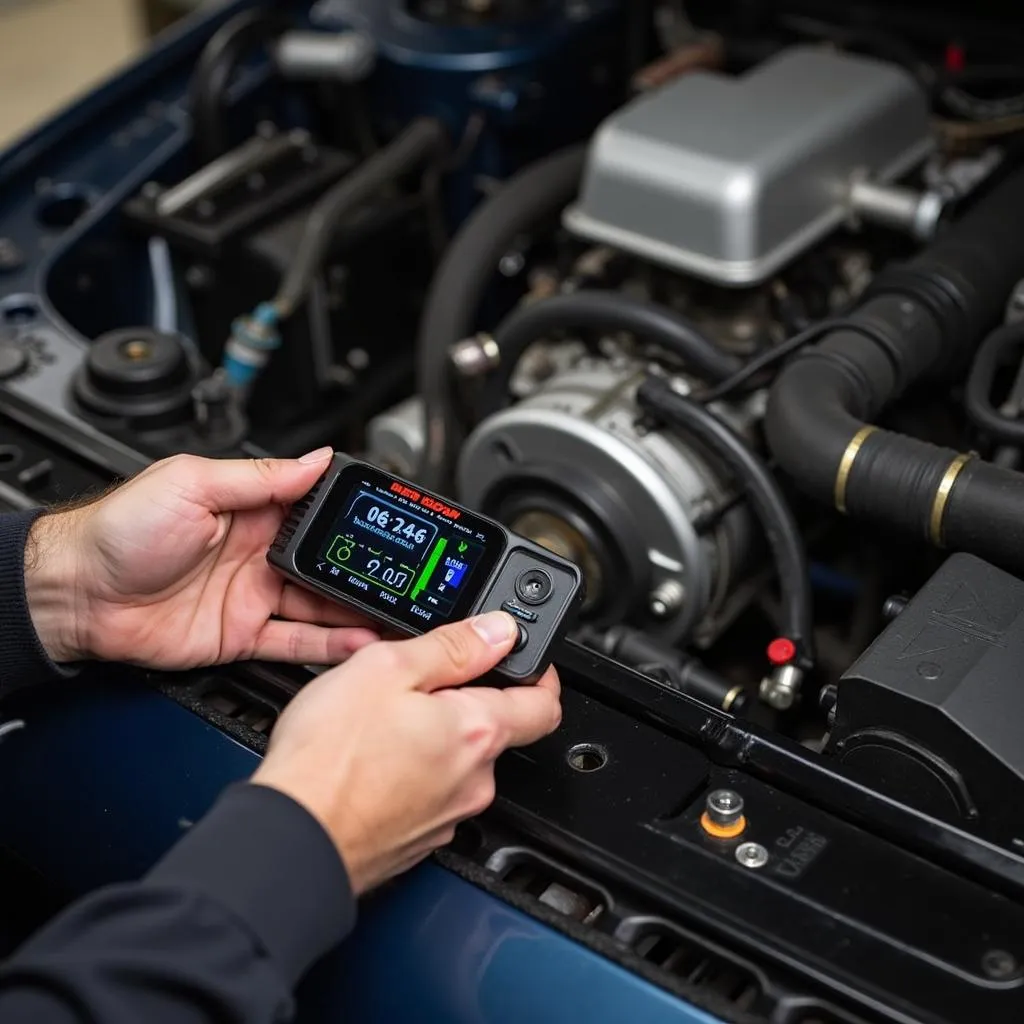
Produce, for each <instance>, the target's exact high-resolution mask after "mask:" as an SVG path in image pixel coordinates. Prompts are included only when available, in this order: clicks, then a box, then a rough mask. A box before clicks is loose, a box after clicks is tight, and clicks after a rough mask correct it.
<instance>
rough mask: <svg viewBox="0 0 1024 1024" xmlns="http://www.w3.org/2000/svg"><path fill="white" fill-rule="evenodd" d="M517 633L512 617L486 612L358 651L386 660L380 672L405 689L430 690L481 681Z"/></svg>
mask: <svg viewBox="0 0 1024 1024" xmlns="http://www.w3.org/2000/svg"><path fill="white" fill-rule="evenodd" d="M517 632H518V631H517V628H516V623H515V620H514V619H513V618H512V616H511V615H509V614H507V613H506V612H489V613H487V614H486V615H479V616H477V617H476V618H473V619H466V620H464V621H462V622H453V623H450V624H448V625H446V626H438V627H437V628H436V629H432V630H431V631H430V632H429V633H424V634H423V635H422V636H418V637H415V638H414V639H412V640H397V641H394V642H392V643H383V644H373V645H371V646H370V647H366V648H364V649H363V651H361V652H360V654H361V655H363V656H365V657H366V658H367V660H368V659H369V658H372V657H375V656H377V657H381V658H386V659H387V662H388V663H387V664H386V665H382V666H380V669H381V674H382V675H393V676H397V677H398V678H399V679H400V681H401V683H402V684H403V685H404V686H405V687H406V688H407V689H413V690H424V691H428V692H429V691H431V690H440V689H443V688H444V687H447V686H461V685H463V684H464V683H471V682H473V680H475V679H479V678H480V677H481V676H482V675H484V674H485V673H486V672H489V671H490V670H491V669H492V668H494V667H495V665H497V664H498V662H499V661H501V659H502V658H504V657H505V656H506V655H507V654H508V653H509V651H511V650H512V645H513V643H514V642H515V638H516V635H517Z"/></svg>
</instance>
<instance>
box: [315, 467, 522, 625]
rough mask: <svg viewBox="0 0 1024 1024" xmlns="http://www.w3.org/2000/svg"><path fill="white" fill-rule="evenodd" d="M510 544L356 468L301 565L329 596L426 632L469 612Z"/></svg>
mask: <svg viewBox="0 0 1024 1024" xmlns="http://www.w3.org/2000/svg"><path fill="white" fill-rule="evenodd" d="M504 544H505V538H504V534H503V532H502V531H501V530H499V529H497V528H496V527H495V526H493V525H492V524H491V523H488V522H487V521H486V520H483V519H481V518H480V517H479V516H475V515H473V514H472V513H471V512H468V511H467V510H465V509H461V508H457V507H455V506H452V505H450V504H449V503H447V502H445V501H444V500H442V499H439V498H435V497H433V496H432V495H428V494H424V493H422V492H420V491H418V490H417V489H415V488H414V487H412V486H411V485H409V484H406V483H404V482H403V481H400V480H396V479H394V478H393V477H390V476H388V475H387V474H384V473H381V472H379V471H377V470H374V469H371V468H370V467H367V466H360V465H354V466H347V467H346V468H344V469H343V470H342V471H341V473H339V475H338V478H337V480H335V482H334V484H333V486H332V488H331V492H330V494H329V495H328V496H327V498H326V500H325V502H324V505H323V506H322V508H321V509H320V511H319V513H318V515H317V520H316V523H314V526H313V528H312V529H311V530H310V532H309V534H308V535H307V537H306V539H305V540H304V541H303V543H302V545H301V546H300V548H299V551H298V553H297V555H296V562H297V564H298V566H299V569H300V570H301V571H302V572H303V573H305V574H306V575H308V576H310V577H312V578H313V579H316V580H318V581H320V583H321V584H322V585H324V586H326V587H329V588H330V589H331V590H334V591H336V592H338V593H339V594H343V595H346V596H349V597H352V598H355V599H356V600H358V601H361V602H362V603H364V604H368V605H371V606H373V607H374V608H376V609H377V610H378V611H380V612H381V613H383V614H384V615H387V616H388V617H390V618H393V619H397V620H398V621H400V622H403V623H405V624H408V625H410V626H412V627H414V628H417V629H421V630H422V629H426V628H430V627H432V626H437V625H440V624H441V623H443V622H449V621H451V620H453V619H458V618H463V617H464V616H465V615H466V614H467V613H468V612H469V610H470V609H471V608H472V606H473V604H474V602H475V600H476V598H477V597H478V595H479V592H480V588H481V586H482V585H483V584H484V583H485V582H486V580H487V578H488V576H489V575H490V573H491V571H492V570H493V569H494V566H495V565H496V564H497V562H498V559H499V558H500V557H501V554H502V551H503V548H504Z"/></svg>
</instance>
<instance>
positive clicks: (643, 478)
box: [458, 359, 753, 643]
mask: <svg viewBox="0 0 1024 1024" xmlns="http://www.w3.org/2000/svg"><path fill="white" fill-rule="evenodd" d="M643 373H644V368H643V367H641V366H639V365H637V364H629V365H628V366H622V365H613V364H611V363H609V362H607V361H604V360H598V359H586V360H584V361H582V362H580V363H579V364H578V365H577V366H575V367H574V368H572V369H570V370H567V371H563V372H561V373H559V374H557V375H556V376H555V377H553V378H551V379H550V380H549V381H548V382H547V383H546V384H545V385H544V386H543V387H542V388H540V389H539V390H538V391H536V392H535V393H534V394H533V395H531V396H530V397H528V398H527V399H525V400H524V401H522V402H520V403H518V404H517V405H514V406H512V407H510V408H508V409H506V410H503V411H502V412H499V413H497V414H495V415H492V416H490V417H489V418H487V419H486V420H484V422H483V423H481V424H480V426H479V427H478V428H477V429H476V430H475V431H474V433H473V434H472V435H471V436H470V438H469V439H468V441H467V442H466V444H465V446H464V447H463V450H462V453H461V457H460V460H459V466H458V493H459V498H460V499H461V500H462V501H464V502H465V503H466V504H467V505H469V506H470V507H472V508H476V509H479V510H480V511H482V512H484V513H486V514H489V515H492V516H494V517H495V518H497V519H499V520H501V521H503V522H505V523H506V524H508V525H509V526H510V527H511V528H512V529H514V530H516V531H517V532H519V533H521V534H524V535H526V536H528V537H530V538H531V539H533V540H535V541H536V542H538V543H540V544H542V545H544V546H546V547H548V548H550V549H552V550H554V551H556V552H558V553H559V554H561V555H563V556H565V557H567V558H571V559H573V560H574V561H576V562H577V563H578V564H579V565H580V566H581V567H582V569H583V570H584V573H585V574H586V577H587V594H588V604H587V606H586V608H585V613H586V615H587V617H588V618H589V619H590V620H591V621H593V622H595V623H598V624H602V623H604V624H610V623H619V622H623V621H629V622H632V623H635V624H637V625H640V626H642V627H643V628H644V629H645V630H647V631H649V632H651V633H653V634H655V635H658V636H660V637H662V638H663V639H665V640H669V641H673V642H676V641H680V640H683V639H684V638H689V639H693V640H694V641H696V642H698V643H701V642H707V641H708V640H710V639H712V638H713V636H714V635H715V634H716V633H717V632H718V631H719V630H720V628H721V626H722V625H723V619H724V618H726V617H727V616H728V614H729V606H730V600H729V599H730V597H731V596H732V594H733V593H734V590H735V584H736V583H737V582H738V581H739V579H740V578H741V574H742V572H743V570H744V569H745V568H746V564H747V561H748V558H747V556H748V554H749V550H750V542H751V537H752V535H753V523H752V520H751V517H750V515H749V513H748V511H747V509H746V507H745V506H744V505H743V504H742V503H739V502H737V501H736V500H735V497H736V496H735V494H734V492H733V489H732V487H731V485H730V483H729V482H728V477H727V475H726V474H724V473H723V472H722V470H721V469H720V468H719V466H718V465H717V463H716V462H715V461H714V460H713V459H712V458H710V457H709V456H708V455H707V454H705V453H704V452H703V451H701V450H700V449H699V448H698V447H697V446H695V445H693V444H692V443H691V442H690V441H689V440H687V439H686V438H682V437H679V436H677V435H675V434H672V433H668V432H665V431H662V430H648V429H647V428H646V426H645V425H644V423H643V422H642V420H641V416H640V414H639V412H638V410H637V407H636V404H635V402H634V395H635V391H636V388H637V386H638V384H639V383H640V381H641V380H642V379H643ZM732 412H733V414H732V417H731V419H732V421H733V424H734V425H735V426H737V428H738V429H744V428H745V427H748V426H749V424H750V421H751V416H750V415H749V414H748V413H747V412H746V411H745V410H742V411H739V410H733V411H732Z"/></svg>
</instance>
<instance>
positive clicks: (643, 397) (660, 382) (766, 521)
mask: <svg viewBox="0 0 1024 1024" xmlns="http://www.w3.org/2000/svg"><path fill="white" fill-rule="evenodd" d="M637 402H638V404H639V405H640V407H641V408H642V409H644V410H645V411H647V412H649V413H650V414H651V415H652V416H653V417H654V418H655V419H658V420H660V421H662V422H665V423H668V424H669V425H671V426H674V427H677V428H679V429H680V430H683V431H686V432H687V433H689V434H691V435H693V436H694V437H696V438H697V440H698V441H700V442H702V443H703V444H704V445H706V446H707V447H708V448H709V449H710V450H711V451H712V452H713V453H714V454H715V455H716V456H718V458H720V459H721V460H722V461H723V462H724V463H725V464H726V465H727V466H728V467H729V468H730V469H731V470H732V471H733V474H734V475H735V477H736V483H737V484H739V485H740V486H741V487H742V488H743V490H744V492H745V493H746V495H747V497H748V498H749V500H750V503H751V505H752V506H753V507H754V510H755V511H756V513H757V516H758V518H759V520H760V522H761V525H762V526H763V528H764V531H765V534H766V536H767V539H768V544H769V546H770V548H771V551H772V555H773V557H774V559H775V565H776V568H777V571H778V575H779V589H780V592H781V597H782V613H781V616H782V621H781V622H780V623H779V628H780V630H781V632H782V634H783V635H784V636H785V637H786V638H787V639H789V640H791V641H792V642H793V643H794V645H795V646H796V649H797V655H796V659H797V664H798V665H799V666H800V667H801V668H803V669H809V668H811V667H812V665H813V663H814V650H813V644H814V638H813V627H814V619H813V607H812V601H811V581H810V574H809V571H808V567H807V556H806V553H805V552H804V547H803V543H802V542H801V540H800V529H799V527H798V526H797V523H796V520H795V519H794V517H793V513H792V511H791V510H790V508H789V505H788V504H787V503H786V499H785V497H784V496H783V494H782V490H781V488H780V487H779V484H778V481H777V480H776V479H775V477H774V476H772V474H771V473H770V472H769V470H768V468H767V467H766V466H765V464H764V463H763V462H762V460H761V459H760V458H759V457H758V456H757V455H756V454H755V453H754V452H753V451H751V449H750V448H749V446H748V445H747V444H746V443H745V442H744V441H743V439H742V438H740V437H739V436H737V434H736V433H735V432H734V431H733V430H732V429H731V428H730V427H728V426H727V425H726V424H725V423H723V422H722V421H721V420H720V419H718V417H717V416H715V415H714V413H712V412H711V411H710V410H709V409H707V408H706V407H705V406H703V405H700V404H699V403H697V402H695V401H692V400H691V399H688V398H685V397H683V396H682V395H680V394H677V393H676V392H675V391H673V390H672V388H671V387H670V386H669V384H668V382H667V381H666V380H664V379H662V378H660V377H648V378H647V380H645V381H644V383H643V384H641V385H640V388H639V390H638V392H637Z"/></svg>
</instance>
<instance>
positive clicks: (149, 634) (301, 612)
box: [25, 448, 377, 669]
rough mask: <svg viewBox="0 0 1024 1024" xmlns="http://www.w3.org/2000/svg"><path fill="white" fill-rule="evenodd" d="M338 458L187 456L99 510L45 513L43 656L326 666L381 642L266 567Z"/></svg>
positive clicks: (152, 471) (39, 538) (30, 550)
mask: <svg viewBox="0 0 1024 1024" xmlns="http://www.w3.org/2000/svg"><path fill="white" fill-rule="evenodd" d="M330 458H331V451H330V449H327V448H325V449H323V450H321V451H318V452H313V453H311V454H310V455H306V456H303V457H302V458H301V459H255V460H222V459H201V458H197V457H194V456H188V455H178V456H175V457H174V458H171V459H166V460H165V461H163V462H158V463H155V464H154V465H152V466H150V467H149V468H148V469H146V470H144V471H143V472H142V473H140V474H139V475H138V476H136V477H134V478H133V479H132V480H130V481H128V482H127V483H126V484H124V485H123V486H121V487H119V488H117V489H116V490H114V491H112V492H110V493H109V494H107V495H106V496H104V497H102V498H100V499H99V500H97V501H95V502H92V503H91V504H88V505H85V506H84V507H81V508H77V509H71V510H69V511H65V512H57V513H54V514H51V515H44V516H42V517H41V518H40V519H39V520H37V522H36V523H35V525H34V526H33V528H32V532H31V533H30V535H29V542H28V545H27V546H26V556H25V562H26V565H25V589H26V595H27V597H28V603H29V610H30V612H31V614H32V620H33V622H34V623H35V626H36V631H37V633H38V634H39V637H40V640H41V641H42V643H43V646H44V647H45V648H46V650H47V652H48V653H49V654H50V656H51V657H52V658H53V659H54V660H55V661H63V662H67V661H74V660H79V659H83V658H101V659H106V660H110V661H127V662H132V663H133V664H137V665H145V666H148V667H151V668H161V669H185V668H192V667H196V666H200V665H213V664H217V663H221V662H228V661H236V660H240V659H249V658H266V659H270V660H277V661H291V662H298V663H300V664H301V663H309V664H318V665H323V664H333V663H335V662H338V661H341V660H343V659H344V658H345V657H346V656H347V655H348V654H350V653H351V652H352V651H354V650H357V649H358V648H360V647H362V646H364V645H366V644H368V643H371V642H372V641H374V640H375V639H377V637H376V634H374V633H373V632H371V631H370V630H368V629H363V628H353V627H355V626H356V624H357V619H356V617H355V616H353V615H352V614H351V613H349V612H346V611H344V610H342V609H341V608H340V607H338V606H337V605H335V604H332V603H331V602H329V601H327V600H324V599H322V598H318V597H315V596H313V595H311V594H309V593H307V592H306V591H305V590H302V589H300V588H298V587H296V586H293V585H291V584H288V583H286V582H285V581H284V579H283V578H282V577H281V576H279V575H278V574H277V573H275V572H274V571H273V570H272V569H271V568H270V567H269V566H268V565H267V563H266V552H267V548H268V547H269V545H270V544H271V542H272V541H273V539H274V537H275V535H276V533H277V530H278V527H279V526H280V525H281V522H282V521H283V519H284V516H285V506H286V505H287V504H289V503H290V502H293V501H295V500H296V499H297V498H299V497H301V496H302V495H303V494H305V493H306V492H307V491H308V490H309V489H310V488H311V487H312V486H313V484H314V483H316V481H317V479H318V478H319V476H320V475H321V474H322V473H323V472H324V470H325V469H326V468H327V464H328V461H329V460H330ZM275 616H277V617H278V618H274V617H275Z"/></svg>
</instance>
